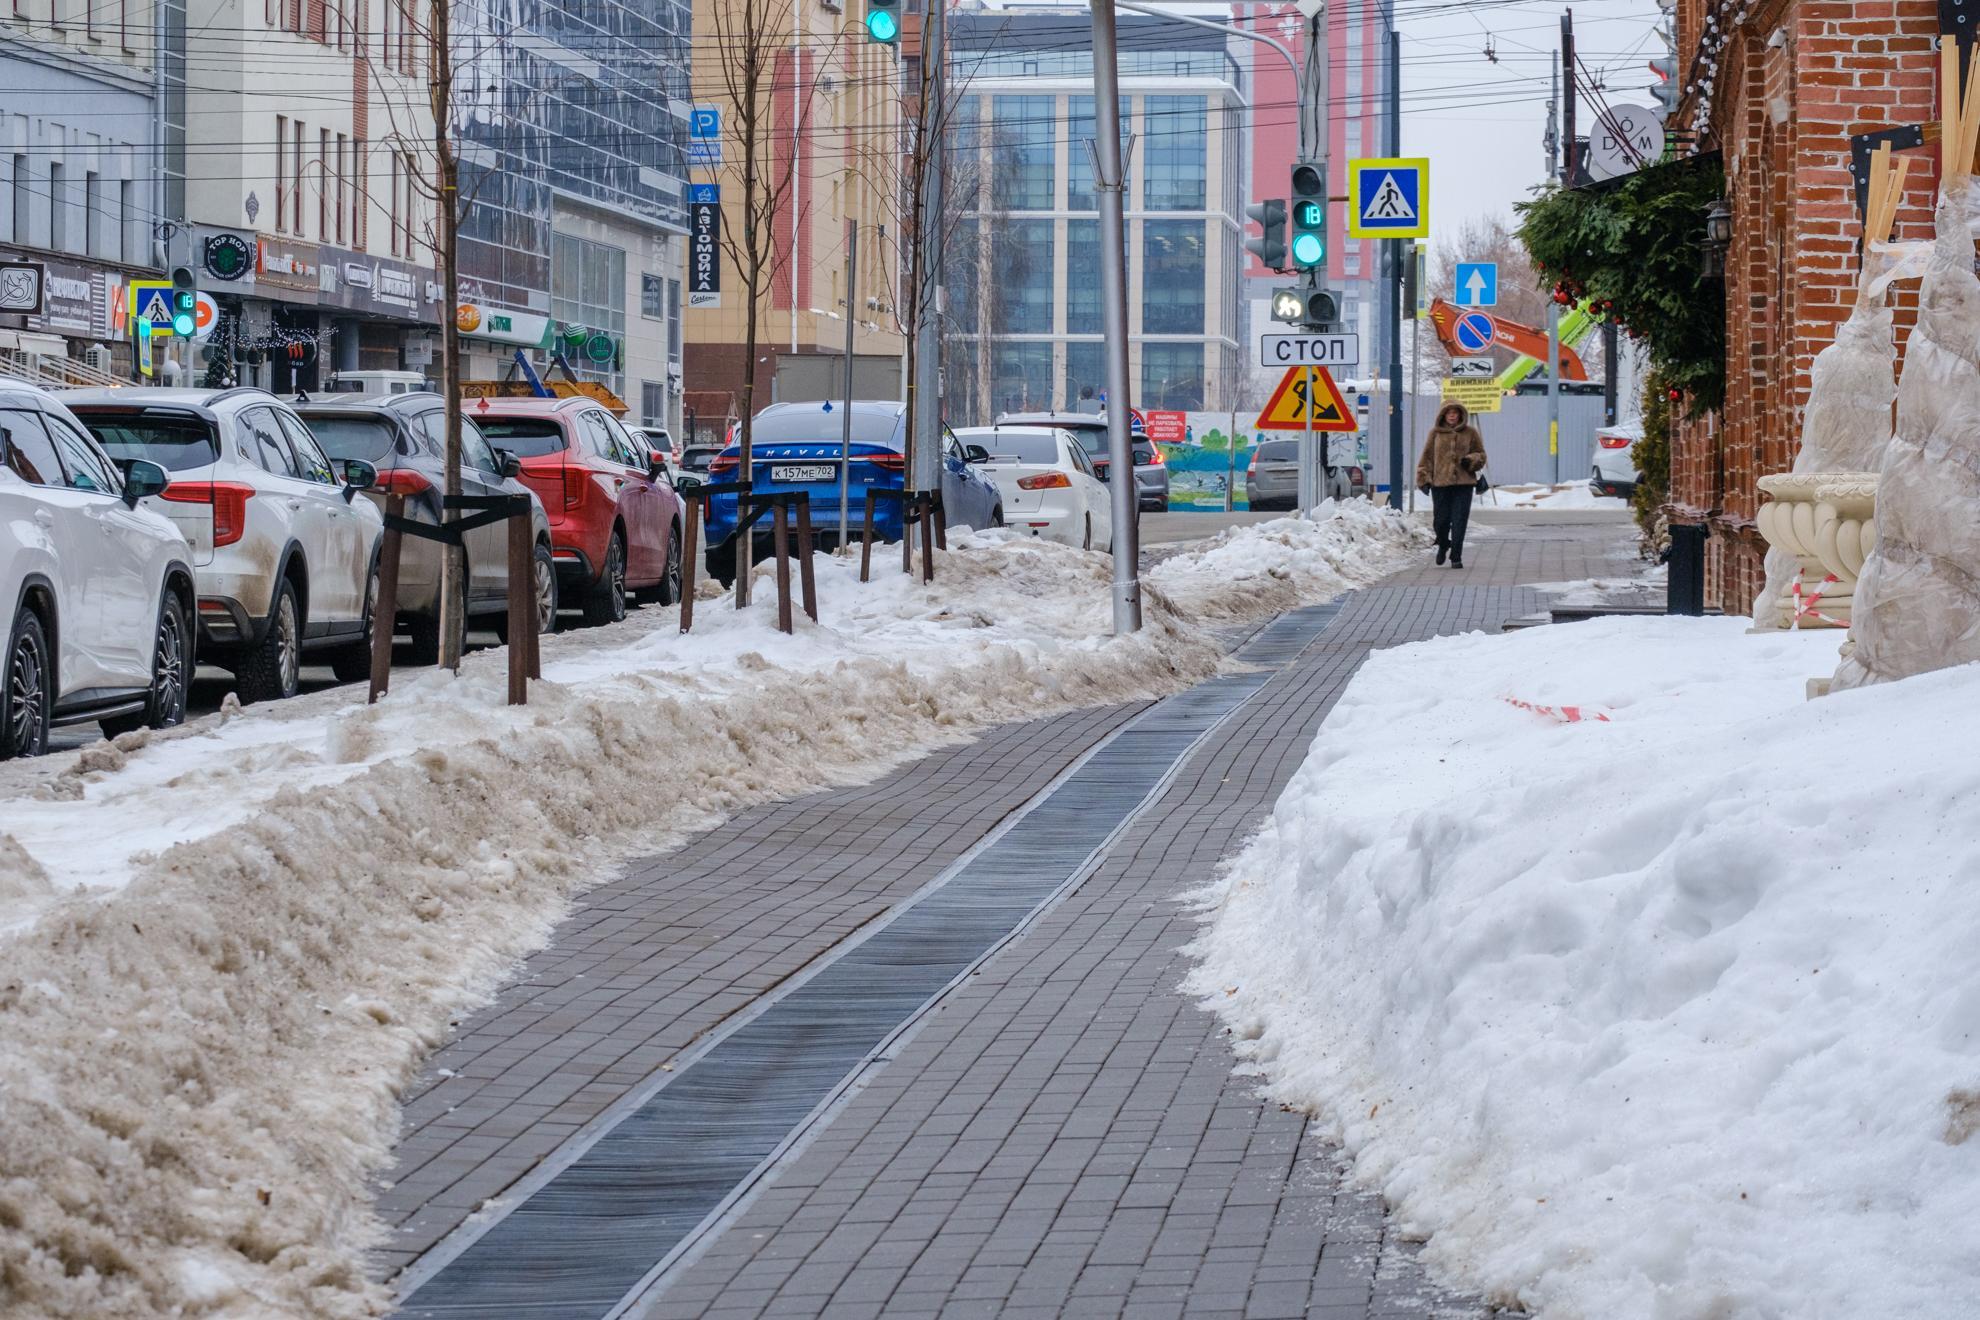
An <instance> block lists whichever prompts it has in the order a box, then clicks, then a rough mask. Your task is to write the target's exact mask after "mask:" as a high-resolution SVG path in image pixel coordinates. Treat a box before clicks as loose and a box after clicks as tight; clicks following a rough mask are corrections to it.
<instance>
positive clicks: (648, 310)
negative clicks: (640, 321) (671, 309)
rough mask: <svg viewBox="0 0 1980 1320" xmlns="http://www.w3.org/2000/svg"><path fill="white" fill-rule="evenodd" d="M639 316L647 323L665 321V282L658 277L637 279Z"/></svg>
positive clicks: (648, 276)
mask: <svg viewBox="0 0 1980 1320" xmlns="http://www.w3.org/2000/svg"><path fill="white" fill-rule="evenodd" d="M639 314H640V315H641V316H642V317H644V318H646V319H647V320H649V321H664V320H666V319H667V281H666V280H664V279H662V278H661V277H660V276H658V275H653V274H645V275H641V276H640V277H639Z"/></svg>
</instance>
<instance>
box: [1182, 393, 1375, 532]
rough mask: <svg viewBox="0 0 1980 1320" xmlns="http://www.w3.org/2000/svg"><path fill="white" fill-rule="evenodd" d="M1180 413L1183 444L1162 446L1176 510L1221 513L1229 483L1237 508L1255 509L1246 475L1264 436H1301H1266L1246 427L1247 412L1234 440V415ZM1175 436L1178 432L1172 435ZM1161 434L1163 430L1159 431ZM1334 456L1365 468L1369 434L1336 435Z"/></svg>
mask: <svg viewBox="0 0 1980 1320" xmlns="http://www.w3.org/2000/svg"><path fill="white" fill-rule="evenodd" d="M1176 415H1177V416H1181V417H1182V418H1184V421H1183V436H1182V440H1181V442H1180V443H1164V444H1162V445H1161V446H1160V448H1161V450H1162V461H1163V462H1165V463H1167V464H1168V465H1169V507H1170V508H1171V509H1175V510H1187V509H1204V510H1216V511H1218V512H1221V511H1222V510H1223V507H1224V489H1225V487H1226V486H1227V485H1229V486H1230V487H1231V494H1232V497H1233V498H1232V501H1231V504H1232V507H1233V508H1238V509H1243V508H1248V507H1250V506H1249V505H1248V504H1247V503H1246V501H1245V498H1244V473H1245V469H1246V468H1247V467H1249V466H1250V464H1251V451H1252V447H1253V446H1254V445H1255V444H1257V442H1258V440H1259V439H1261V438H1263V439H1268V440H1283V439H1293V438H1295V437H1296V433H1293V432H1279V431H1274V432H1270V433H1266V434H1264V435H1263V436H1261V435H1259V434H1258V433H1257V432H1256V431H1255V429H1254V428H1252V427H1251V426H1249V425H1248V424H1247V423H1246V418H1245V415H1244V414H1243V413H1242V412H1240V413H1239V414H1238V429H1237V433H1236V435H1235V436H1233V435H1232V433H1231V415H1230V414H1229V413H1228V412H1192V413H1184V414H1176ZM1170 433H1171V434H1173V431H1171V432H1170ZM1157 434H1158V435H1159V434H1161V432H1160V431H1159V430H1158V431H1157ZM1233 441H1235V445H1233ZM1331 454H1332V456H1333V459H1334V461H1335V462H1342V461H1346V462H1350V463H1362V464H1366V463H1367V461H1368V438H1367V433H1366V431H1363V432H1362V433H1360V434H1357V435H1342V436H1336V437H1334V447H1333V448H1332V449H1331ZM1350 456H1351V457H1350Z"/></svg>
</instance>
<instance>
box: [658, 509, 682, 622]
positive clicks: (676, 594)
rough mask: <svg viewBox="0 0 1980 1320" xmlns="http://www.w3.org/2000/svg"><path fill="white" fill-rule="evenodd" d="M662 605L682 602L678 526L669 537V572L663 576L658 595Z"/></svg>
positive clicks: (679, 531)
mask: <svg viewBox="0 0 1980 1320" xmlns="http://www.w3.org/2000/svg"><path fill="white" fill-rule="evenodd" d="M657 594H658V595H659V597H660V603H661V604H662V605H678V604H680V602H681V529H680V527H679V526H678V525H676V526H675V527H674V529H673V531H672V532H671V533H670V534H669V535H668V537H667V571H666V572H665V573H664V574H662V575H661V578H660V587H659V590H658V593H657Z"/></svg>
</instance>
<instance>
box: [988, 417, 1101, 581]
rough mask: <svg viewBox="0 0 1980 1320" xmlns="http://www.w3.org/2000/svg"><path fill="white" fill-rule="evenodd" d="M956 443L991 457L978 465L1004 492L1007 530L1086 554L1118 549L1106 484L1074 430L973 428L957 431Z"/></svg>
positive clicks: (1004, 427) (1025, 427)
mask: <svg viewBox="0 0 1980 1320" xmlns="http://www.w3.org/2000/svg"><path fill="white" fill-rule="evenodd" d="M956 439H957V440H959V441H961V442H962V444H963V445H964V447H965V448H968V447H971V446H975V447H980V448H981V449H982V450H983V451H984V453H985V454H987V455H989V457H988V458H986V459H982V460H980V461H977V463H976V466H977V467H978V468H979V469H980V470H981V471H982V473H983V475H984V476H986V477H988V478H990V479H991V480H992V481H994V482H996V483H997V489H998V490H999V491H1001V492H1003V496H1004V523H1005V525H1006V526H1008V527H1010V528H1011V529H1012V530H1014V531H1017V532H1021V533H1029V534H1030V535H1032V536H1036V537H1041V538H1043V539H1044V540H1047V541H1058V542H1060V543H1061V544H1064V545H1071V546H1078V547H1080V548H1082V549H1086V550H1109V549H1111V548H1112V547H1113V543H1114V524H1113V517H1112V513H1111V506H1110V505H1109V504H1108V502H1107V484H1106V483H1105V482H1103V481H1101V480H1100V478H1099V476H1098V475H1097V474H1095V472H1094V471H1093V464H1092V463H1091V461H1089V460H1088V458H1087V456H1086V450H1085V449H1084V448H1083V447H1082V446H1081V445H1080V443H1079V441H1078V440H1076V439H1074V438H1073V435H1072V433H1071V432H1069V431H1065V430H1062V429H1060V428H1059V427H1056V426H974V427H969V428H967V429H965V430H961V431H957V432H956Z"/></svg>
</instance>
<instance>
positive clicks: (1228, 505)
mask: <svg viewBox="0 0 1980 1320" xmlns="http://www.w3.org/2000/svg"><path fill="white" fill-rule="evenodd" d="M1229 435H1230V441H1229V443H1227V444H1226V445H1225V446H1224V455H1225V464H1224V512H1225V513H1229V512H1230V511H1231V510H1232V509H1235V508H1236V507H1237V386H1235V385H1233V386H1231V429H1230V432H1229Z"/></svg>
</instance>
